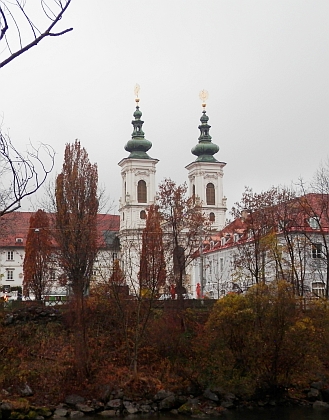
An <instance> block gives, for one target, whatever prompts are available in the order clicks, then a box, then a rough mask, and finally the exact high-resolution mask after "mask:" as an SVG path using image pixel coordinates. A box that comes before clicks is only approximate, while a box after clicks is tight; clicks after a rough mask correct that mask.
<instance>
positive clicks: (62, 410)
mask: <svg viewBox="0 0 329 420" xmlns="http://www.w3.org/2000/svg"><path fill="white" fill-rule="evenodd" d="M67 415H68V411H67V410H66V409H65V408H56V410H55V412H54V416H56V417H57V418H58V417H66V416H67Z"/></svg>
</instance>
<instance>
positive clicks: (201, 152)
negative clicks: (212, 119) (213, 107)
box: [191, 104, 219, 162]
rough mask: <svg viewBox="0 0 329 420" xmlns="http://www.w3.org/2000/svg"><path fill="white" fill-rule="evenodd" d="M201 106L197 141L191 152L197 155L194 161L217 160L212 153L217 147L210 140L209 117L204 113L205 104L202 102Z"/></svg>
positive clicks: (215, 151) (217, 149)
mask: <svg viewBox="0 0 329 420" xmlns="http://www.w3.org/2000/svg"><path fill="white" fill-rule="evenodd" d="M202 106H203V111H202V116H201V118H200V121H201V124H200V125H199V127H198V128H199V130H200V137H199V143H198V144H197V145H196V146H195V147H193V149H192V150H191V152H192V154H193V155H195V156H197V159H196V160H195V162H218V160H216V159H215V158H214V156H213V155H214V154H215V153H217V152H218V151H219V147H218V146H217V144H214V143H212V141H211V135H210V134H209V130H210V127H211V126H210V125H209V124H208V120H209V117H208V116H207V115H206V110H205V106H206V105H205V104H202Z"/></svg>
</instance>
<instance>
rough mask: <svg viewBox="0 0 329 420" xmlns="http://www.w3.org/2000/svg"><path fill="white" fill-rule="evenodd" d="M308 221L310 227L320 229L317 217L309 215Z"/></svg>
mask: <svg viewBox="0 0 329 420" xmlns="http://www.w3.org/2000/svg"><path fill="white" fill-rule="evenodd" d="M308 223H309V225H310V227H311V228H312V229H320V219H319V218H318V217H310V218H309V220H308Z"/></svg>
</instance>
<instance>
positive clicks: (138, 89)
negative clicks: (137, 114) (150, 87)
mask: <svg viewBox="0 0 329 420" xmlns="http://www.w3.org/2000/svg"><path fill="white" fill-rule="evenodd" d="M139 91H140V86H139V84H138V83H136V85H135V88H134V93H135V96H136V99H135V102H137V103H138V102H139V97H138V95H139Z"/></svg>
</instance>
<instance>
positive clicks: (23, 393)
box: [19, 384, 33, 397]
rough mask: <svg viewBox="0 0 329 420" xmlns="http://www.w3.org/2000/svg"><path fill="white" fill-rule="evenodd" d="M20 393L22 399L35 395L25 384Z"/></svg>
mask: <svg viewBox="0 0 329 420" xmlns="http://www.w3.org/2000/svg"><path fill="white" fill-rule="evenodd" d="M19 391H20V394H21V397H30V396H31V395H33V391H32V389H31V388H30V387H29V385H28V384H25V386H24V388H22V389H20V390H19Z"/></svg>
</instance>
